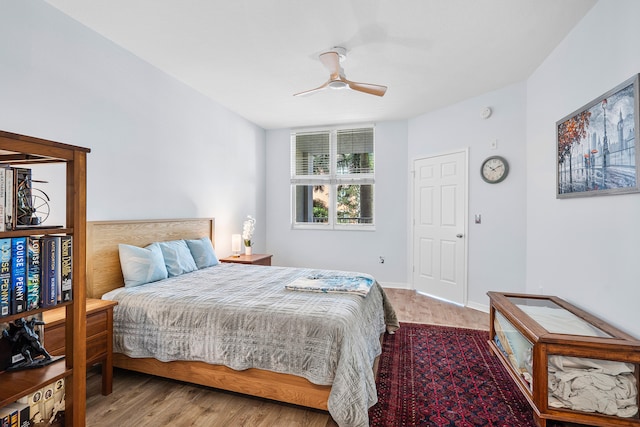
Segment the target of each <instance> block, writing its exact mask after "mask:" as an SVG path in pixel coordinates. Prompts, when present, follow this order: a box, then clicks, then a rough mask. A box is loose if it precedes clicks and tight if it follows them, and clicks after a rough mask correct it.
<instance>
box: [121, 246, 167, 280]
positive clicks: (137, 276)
mask: <svg viewBox="0 0 640 427" xmlns="http://www.w3.org/2000/svg"><path fill="white" fill-rule="evenodd" d="M118 252H119V254H120V267H121V268H122V276H124V286H125V288H127V287H133V286H140V285H144V284H145V283H150V282H156V281H158V280H162V279H166V278H167V277H168V275H167V267H165V265H164V258H163V257H162V251H161V250H160V246H158V244H157V243H152V244H150V245H149V246H147V247H146V248H139V247H137V246H131V245H124V244H119V245H118Z"/></svg>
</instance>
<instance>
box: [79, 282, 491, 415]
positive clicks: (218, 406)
mask: <svg viewBox="0 0 640 427" xmlns="http://www.w3.org/2000/svg"><path fill="white" fill-rule="evenodd" d="M385 291H386V293H387V295H388V297H389V299H390V300H391V302H392V304H393V307H394V308H395V310H396V313H397V314H398V318H399V319H400V322H410V323H431V324H436V325H445V326H456V327H462V328H470V329H486V330H488V329H489V315H488V314H487V313H483V312H480V311H476V310H473V309H469V308H463V307H458V306H456V305H452V304H448V303H445V302H442V301H438V300H435V299H432V298H428V297H425V296H423V295H419V294H416V293H415V292H414V291H410V290H404V289H385ZM99 372H100V371H99V370H97V369H92V370H91V371H90V372H89V373H88V375H87V426H89V427H107V426H109V427H112V426H122V427H125V426H137V427H157V426H170V425H171V426H178V427H183V426H198V427H216V426H252V427H254V426H255V427H257V426H260V427H275V426H278V427H289V426H291V427H294V426H300V427H329V426H336V424H335V423H334V422H333V420H332V419H331V417H330V416H329V414H328V413H327V412H323V411H319V410H314V409H307V408H302V407H299V406H294V405H287V404H283V403H278V402H272V401H269V400H265V399H259V398H253V397H248V396H245V395H240V394H236V393H230V392H225V391H219V390H215V389H210V388H207V387H201V386H197V385H192V384H186V383H182V382H179V381H172V380H167V379H163V378H158V377H152V376H148V375H143V374H138V373H134V372H130V371H125V370H120V369H115V370H114V375H113V393H112V394H111V395H109V396H102V395H101V394H100V390H101V379H100V375H99Z"/></svg>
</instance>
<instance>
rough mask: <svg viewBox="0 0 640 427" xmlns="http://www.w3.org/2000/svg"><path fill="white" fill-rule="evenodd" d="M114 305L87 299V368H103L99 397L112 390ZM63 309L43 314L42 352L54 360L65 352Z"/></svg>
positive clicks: (111, 302)
mask: <svg viewBox="0 0 640 427" xmlns="http://www.w3.org/2000/svg"><path fill="white" fill-rule="evenodd" d="M117 304H118V303H117V302H116V301H105V300H100V299H87V367H88V366H92V365H94V364H97V363H101V364H102V394H103V395H105V396H106V395H108V394H111V390H112V386H113V307H114V306H115V305H117ZM65 313H66V310H65V307H59V308H55V309H53V310H49V311H45V312H44V313H42V317H43V321H44V322H45V325H44V348H45V349H46V350H47V351H48V352H49V354H51V355H53V356H59V355H63V354H64V352H65V340H64V336H65V321H64V320H65Z"/></svg>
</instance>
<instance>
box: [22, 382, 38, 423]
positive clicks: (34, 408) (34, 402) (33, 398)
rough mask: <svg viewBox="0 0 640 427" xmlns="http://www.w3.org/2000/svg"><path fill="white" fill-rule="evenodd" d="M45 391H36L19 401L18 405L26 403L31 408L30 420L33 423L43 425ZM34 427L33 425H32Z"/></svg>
mask: <svg viewBox="0 0 640 427" xmlns="http://www.w3.org/2000/svg"><path fill="white" fill-rule="evenodd" d="M43 394H44V390H43V389H40V390H36V391H34V392H33V393H31V394H29V395H28V396H25V397H22V398H20V399H18V403H25V404H27V405H28V406H29V420H30V421H31V422H33V423H41V422H42V421H44V419H43V418H42V396H43ZM32 425H33V424H32Z"/></svg>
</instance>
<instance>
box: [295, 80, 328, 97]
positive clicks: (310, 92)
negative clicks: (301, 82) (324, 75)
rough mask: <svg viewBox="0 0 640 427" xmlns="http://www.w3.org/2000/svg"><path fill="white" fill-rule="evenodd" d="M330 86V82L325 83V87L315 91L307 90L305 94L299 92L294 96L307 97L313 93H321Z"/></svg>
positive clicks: (319, 87)
mask: <svg viewBox="0 0 640 427" xmlns="http://www.w3.org/2000/svg"><path fill="white" fill-rule="evenodd" d="M328 86H329V82H325V83H324V84H323V85H321V86H318V87H317V88H315V89H311V90H305V91H304V92H298V93H294V94H293V96H305V95H311V94H312V93H316V92H319V91H321V90H324V89H326V88H327V87H328Z"/></svg>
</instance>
